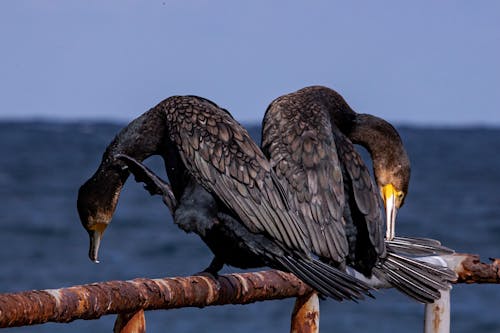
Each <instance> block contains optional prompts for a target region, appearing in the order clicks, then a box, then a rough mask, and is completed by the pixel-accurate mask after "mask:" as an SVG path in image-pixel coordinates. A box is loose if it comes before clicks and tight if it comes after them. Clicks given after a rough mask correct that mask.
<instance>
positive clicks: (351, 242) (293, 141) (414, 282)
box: [262, 86, 455, 302]
mask: <svg viewBox="0 0 500 333" xmlns="http://www.w3.org/2000/svg"><path fill="white" fill-rule="evenodd" d="M262 138H263V142H262V149H263V152H264V153H265V154H266V156H267V157H268V158H269V160H270V162H271V165H273V167H274V169H275V170H276V174H277V177H278V179H279V181H280V183H281V185H282V186H283V188H285V190H286V191H287V193H288V200H289V201H290V203H291V205H292V209H294V210H296V211H297V212H298V213H299V215H300V217H301V219H302V220H303V221H304V223H305V225H306V229H307V232H308V233H309V236H310V238H311V246H312V250H313V252H314V253H315V254H316V255H317V256H319V257H320V258H321V259H322V260H323V261H325V262H328V263H329V264H331V265H334V266H336V267H346V266H349V267H352V268H354V269H355V270H357V271H358V272H361V273H362V274H364V275H365V276H366V277H368V278H370V277H372V275H375V276H376V277H377V278H379V279H382V280H387V281H388V282H389V283H390V284H392V285H393V286H394V287H396V288H398V289H400V290H401V291H403V292H405V293H406V294H408V295H410V296H411V297H413V298H416V299H417V300H419V301H422V302H428V301H432V299H435V298H436V297H439V289H446V288H448V284H449V281H451V280H453V279H454V278H455V274H454V272H452V271H451V270H448V269H445V268H442V267H435V266H432V265H428V264H422V263H420V262H417V261H415V260H413V259H410V258H406V257H405V256H404V255H401V253H396V252H399V249H401V247H397V245H396V246H394V247H391V246H390V245H387V244H386V240H385V239H384V223H383V219H382V213H381V209H380V205H379V198H378V193H377V192H378V191H377V188H376V187H375V186H374V185H373V183H372V180H371V177H370V173H369V171H368V169H367V168H366V166H365V164H364V162H363V160H362V159H361V157H360V155H359V154H358V152H357V151H356V149H355V148H354V145H353V142H355V143H360V144H364V145H365V146H366V147H367V149H368V150H369V152H370V153H371V156H372V158H373V165H374V174H375V177H376V180H377V183H378V185H379V187H380V188H381V191H382V188H384V187H385V186H386V185H388V184H390V185H391V186H392V187H393V188H396V189H402V190H401V191H404V193H406V191H407V189H408V182H409V172H410V166H409V160H408V157H407V155H406V152H405V151H404V147H403V146H402V143H401V139H400V137H399V135H398V134H397V132H396V130H395V129H394V128H393V127H392V126H391V125H390V124H388V123H387V122H385V121H383V120H382V119H380V118H377V117H374V116H369V115H358V114H356V113H355V112H354V111H353V110H352V109H351V108H350V107H349V106H348V105H347V103H346V102H345V101H344V99H343V98H342V97H341V96H340V95H339V94H337V93H336V92H335V91H333V90H331V89H329V88H326V87H321V86H314V87H308V88H304V89H301V90H299V91H297V92H295V93H291V94H288V95H284V96H281V97H279V98H277V99H276V100H274V101H273V102H272V103H271V104H270V106H269V107H268V109H267V111H266V114H265V116H264V120H263V126H262ZM396 186H397V187H396ZM399 191H400V190H396V192H399ZM402 200H403V198H401V200H400V201H399V202H398V205H397V208H399V206H401V204H402ZM393 218H395V215H393ZM392 222H394V221H392ZM387 234H388V235H389V234H390V233H389V232H388V233H387ZM393 237H394V235H393V233H392V235H391V237H388V239H387V242H388V244H392V241H394V242H395V244H399V245H400V242H399V241H398V239H395V240H393ZM411 242H414V243H415V247H413V246H412V245H411V244H410V243H411ZM417 243H420V240H417V239H414V240H413V241H411V240H408V239H407V240H406V241H405V242H404V244H405V245H408V247H407V248H406V250H408V248H415V249H417V248H418V249H422V248H423V247H422V246H421V245H420V244H419V245H417ZM435 244H436V245H437V244H438V243H435ZM439 246H440V245H439ZM415 251H416V250H415ZM415 251H414V252H415ZM408 252H411V251H407V252H406V254H407V253H408ZM444 252H446V250H444Z"/></svg>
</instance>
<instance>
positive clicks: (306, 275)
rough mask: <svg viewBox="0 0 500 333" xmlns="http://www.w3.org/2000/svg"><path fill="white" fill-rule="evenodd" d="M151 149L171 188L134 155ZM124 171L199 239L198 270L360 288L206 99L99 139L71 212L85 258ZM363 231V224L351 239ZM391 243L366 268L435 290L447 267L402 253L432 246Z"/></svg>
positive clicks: (170, 104) (432, 293) (418, 290)
mask: <svg viewBox="0 0 500 333" xmlns="http://www.w3.org/2000/svg"><path fill="white" fill-rule="evenodd" d="M153 154H158V155H161V156H162V157H163V158H164V160H165V164H166V169H167V175H168V177H169V181H170V184H171V188H170V185H168V184H166V183H164V182H163V181H161V180H160V179H159V178H158V177H157V176H156V175H154V174H153V173H152V172H150V171H149V170H147V168H145V167H144V166H143V165H142V164H141V163H140V162H141V161H142V160H144V159H145V158H147V157H148V156H151V155H153ZM129 172H132V173H134V175H135V176H136V179H137V180H138V181H144V182H145V183H146V188H147V189H148V190H149V191H150V193H152V194H161V195H162V196H163V199H164V201H165V203H166V204H167V206H169V208H170V209H171V210H172V211H174V221H175V223H177V224H178V225H179V227H181V228H182V229H184V230H185V231H187V232H195V233H197V234H198V235H200V237H201V238H202V239H203V240H204V241H205V243H206V244H207V245H208V246H209V248H210V249H211V250H212V252H213V253H214V254H215V259H214V260H213V261H212V263H211V264H210V266H209V267H208V269H207V270H208V271H210V272H211V273H212V274H216V273H217V272H218V271H219V270H220V269H221V268H222V265H223V264H224V263H227V264H229V265H232V266H236V267H241V268H253V267H260V266H269V267H272V268H277V269H282V270H285V271H289V272H292V273H294V274H295V275H297V276H298V277H299V278H301V279H302V280H303V281H304V282H306V283H308V284H309V285H311V286H312V287H313V288H314V289H316V290H317V291H319V292H320V293H322V294H324V295H326V296H330V297H332V298H334V299H338V300H341V299H359V298H362V297H363V295H369V292H368V289H369V288H370V287H369V286H368V285H367V284H366V283H365V282H361V281H359V280H357V279H355V278H353V277H350V276H348V275H346V274H345V273H344V272H343V271H341V270H343V269H344V268H345V266H344V265H343V264H342V263H341V262H338V261H335V260H331V259H329V258H328V256H323V255H321V253H318V252H317V251H316V249H315V247H314V245H313V244H312V242H314V241H315V240H312V237H311V236H314V234H310V232H309V230H308V227H307V226H305V225H304V222H307V223H309V222H310V221H303V220H302V217H299V215H296V214H297V207H295V203H294V202H292V201H293V200H292V201H291V200H290V193H289V192H288V191H287V189H286V188H283V186H282V185H281V183H280V182H281V181H282V180H279V179H278V177H277V175H276V173H275V171H274V170H273V168H272V167H271V164H269V162H268V161H267V160H266V158H265V157H264V155H263V154H262V152H261V151H260V150H259V149H258V148H257V146H256V145H255V144H254V143H253V142H252V140H251V139H250V137H249V135H248V133H247V132H246V131H245V130H244V129H243V128H242V127H241V126H240V125H239V124H238V123H237V122H236V121H234V119H232V117H231V116H230V115H229V113H228V112H227V111H225V110H223V109H220V108H218V107H217V106H216V105H215V104H213V103H212V102H210V101H208V100H205V99H202V98H199V97H194V96H185V97H181V96H176V97H171V98H169V99H167V100H165V101H163V102H161V103H160V104H158V105H157V106H156V107H154V108H153V109H151V110H150V111H148V112H146V113H145V114H143V115H142V116H140V117H139V118H138V119H136V120H134V121H133V122H132V123H130V124H129V125H128V126H127V127H126V128H125V129H123V130H122V131H121V132H120V133H119V134H118V135H117V136H116V138H115V139H114V140H113V142H112V143H111V144H110V145H109V146H108V148H107V150H106V152H105V153H104V155H103V159H102V162H101V165H100V166H99V168H98V170H97V171H96V173H95V174H94V175H93V176H92V177H91V178H90V179H89V180H88V181H87V182H86V183H85V184H84V185H82V187H81V188H80V191H79V197H78V211H79V213H80V219H81V221H82V224H83V225H84V227H85V228H86V229H87V230H88V231H89V234H90V236H91V249H90V253H89V255H90V257H91V259H92V260H97V249H98V241H97V240H99V239H100V237H101V235H102V232H103V230H104V228H105V226H106V225H107V224H108V223H109V222H110V220H111V217H112V215H113V212H114V209H115V207H116V203H117V200H118V196H119V193H120V191H121V188H122V186H123V184H124V182H125V181H126V179H127V177H128V175H129ZM298 195H301V194H300V193H299V194H298ZM292 196H293V194H292ZM176 201H177V202H176ZM378 213H379V214H380V211H378ZM360 230H361V229H360ZM360 233H362V231H360ZM364 236H366V232H365V235H361V236H359V237H357V239H358V240H362V239H363V237H364ZM355 237H356V236H355ZM365 238H366V237H365ZM377 239H379V238H377ZM358 244H359V245H362V244H361V242H358ZM333 245H334V246H335V244H333ZM391 246H392V245H391ZM388 248H389V246H388ZM394 248H395V249H397V250H398V251H399V252H398V253H394V252H397V251H394V250H391V252H392V253H391V255H390V256H389V258H390V260H389V259H387V260H383V263H381V262H382V259H381V256H376V266H374V267H373V266H371V267H369V269H373V272H374V273H375V274H374V275H377V278H379V279H380V280H384V281H388V282H389V283H392V284H393V285H395V286H396V287H398V288H400V289H401V290H403V291H404V292H405V293H407V294H408V295H410V296H412V297H413V298H415V299H417V300H419V301H422V302H432V301H433V300H435V299H437V298H439V297H440V293H439V290H440V289H444V288H446V287H447V286H448V280H450V279H453V278H454V273H453V272H451V273H450V272H449V271H448V270H447V269H445V268H442V267H435V266H432V265H428V264H425V263H420V262H417V261H415V260H413V259H411V258H407V257H405V256H403V255H401V254H405V253H408V254H413V252H417V253H435V251H436V250H435V249H436V248H439V244H438V243H437V242H434V241H428V240H421V241H420V244H419V245H418V246H413V245H412V244H410V245H409V246H408V242H406V241H405V240H398V241H397V242H395V243H394ZM362 249H363V248H362V246H358V247H357V248H355V250H354V252H355V254H354V255H353V257H354V258H355V260H356V258H362V259H364V257H363V256H368V257H370V256H371V257H373V255H364V254H363V253H361V252H360V251H362ZM384 249H385V247H384ZM415 249H417V250H415ZM422 249H423V250H422ZM356 251H358V252H356ZM368 251H369V250H368ZM419 251H420V252H419ZM372 252H373V251H372ZM318 259H320V260H318ZM355 260H354V261H355ZM354 261H353V262H354ZM325 262H326V263H325ZM361 262H363V263H364V261H362V260H361ZM350 263H351V262H350ZM358 266H359V265H358ZM359 267H361V266H359ZM359 267H357V268H358V269H360V268H359ZM337 268H339V269H337ZM360 270H361V269H360ZM412 274H414V275H416V276H417V277H415V276H412Z"/></svg>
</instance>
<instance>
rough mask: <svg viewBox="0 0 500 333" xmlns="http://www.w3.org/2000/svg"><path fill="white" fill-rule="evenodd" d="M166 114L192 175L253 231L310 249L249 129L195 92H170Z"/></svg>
mask: <svg viewBox="0 0 500 333" xmlns="http://www.w3.org/2000/svg"><path fill="white" fill-rule="evenodd" d="M157 107H159V108H162V109H163V110H164V112H165V113H166V117H167V127H168V131H169V136H170V140H171V141H172V143H173V144H174V145H175V146H176V147H177V149H178V151H179V155H180V156H181V159H182V161H183V163H184V164H185V166H186V168H187V170H188V171H189V172H190V173H191V175H192V176H193V177H194V178H195V179H196V180H197V181H198V182H199V183H200V184H201V185H202V186H204V187H205V188H206V189H207V190H208V191H209V192H211V193H212V194H213V195H215V196H216V197H217V198H218V199H219V200H220V201H222V202H223V203H224V204H225V205H226V206H227V207H228V208H230V209H231V210H232V211H233V212H234V213H235V214H236V215H237V216H238V217H239V218H240V219H241V221H242V222H243V224H244V225H245V226H246V227H247V228H248V229H249V230H250V231H252V232H255V233H267V234H268V235H269V236H271V237H272V238H273V239H275V240H277V241H279V242H280V243H281V244H284V245H286V246H287V247H288V248H289V249H295V250H299V251H300V252H302V253H309V241H308V238H307V236H306V234H305V232H304V231H303V226H302V223H301V221H300V220H299V218H298V216H297V215H295V214H290V213H289V211H288V207H287V206H288V203H287V201H286V198H285V196H284V192H283V189H282V188H280V186H281V185H280V184H279V182H278V181H277V179H276V175H275V173H274V171H273V170H272V169H271V166H270V164H269V162H268V160H267V159H266V157H265V156H264V154H263V153H262V151H261V150H260V149H259V147H258V146H257V145H256V144H255V143H254V141H253V140H252V139H251V138H250V135H249V134H248V132H247V131H246V130H245V129H244V128H243V127H242V126H241V125H240V124H239V123H238V122H236V121H235V120H234V119H233V118H232V117H231V115H230V114H229V113H228V112H227V111H226V110H224V109H221V108H219V107H218V106H217V105H215V104H214V103H212V102H210V101H208V100H206V99H203V98H200V97H195V96H174V97H171V98H168V99H166V100H165V101H163V102H162V103H160V104H159V105H158V106H157Z"/></svg>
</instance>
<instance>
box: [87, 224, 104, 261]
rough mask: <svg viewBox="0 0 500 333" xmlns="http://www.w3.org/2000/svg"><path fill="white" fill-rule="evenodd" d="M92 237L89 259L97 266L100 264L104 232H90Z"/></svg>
mask: <svg viewBox="0 0 500 333" xmlns="http://www.w3.org/2000/svg"><path fill="white" fill-rule="evenodd" d="M89 237H90V248H89V258H90V260H92V261H93V262H95V263H96V264H98V263H99V260H98V259H97V256H98V253H99V246H100V245H101V238H102V231H98V230H91V231H89Z"/></svg>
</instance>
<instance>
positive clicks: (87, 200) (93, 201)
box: [78, 108, 167, 215]
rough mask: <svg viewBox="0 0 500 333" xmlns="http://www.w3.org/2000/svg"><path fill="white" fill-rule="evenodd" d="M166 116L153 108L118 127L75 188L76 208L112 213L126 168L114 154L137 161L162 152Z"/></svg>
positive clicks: (124, 179) (126, 173)
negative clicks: (89, 173) (98, 160)
mask: <svg viewBox="0 0 500 333" xmlns="http://www.w3.org/2000/svg"><path fill="white" fill-rule="evenodd" d="M165 118H166V116H165V114H164V112H163V111H162V110H161V109H160V108H153V109H151V110H149V111H147V112H145V113H144V114H142V115H141V116H140V117H138V118H137V119H135V120H134V121H132V122H131V123H130V124H129V125H128V126H126V127H125V128H124V129H122V130H121V131H120V132H119V133H118V134H117V135H116V136H115V138H114V139H113V141H112V142H111V143H110V144H109V145H108V147H107V148H106V151H105V152H104V154H103V156H102V160H101V163H100V165H99V167H98V168H97V170H96V172H95V173H94V175H93V176H92V177H90V179H88V180H87V181H86V182H85V183H84V184H83V185H82V186H81V187H80V191H79V198H78V206H79V210H80V209H81V211H83V212H84V211H85V210H86V208H87V207H84V206H93V207H96V210H98V211H100V212H102V215H108V214H111V215H112V214H113V212H114V210H115V207H116V204H117V202H118V198H119V196H120V192H121V190H122V187H123V185H124V184H125V182H126V180H127V178H128V176H129V174H130V172H129V171H128V170H127V168H126V166H125V164H124V163H123V162H122V161H120V160H117V159H116V158H115V157H114V156H115V155H116V154H119V153H121V154H126V155H129V156H131V157H133V158H135V159H136V160H138V161H143V160H144V159H146V158H147V157H149V156H151V155H155V154H159V155H162V156H165V145H166V142H165V138H166V134H167V133H166V132H167V131H166V119H165Z"/></svg>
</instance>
